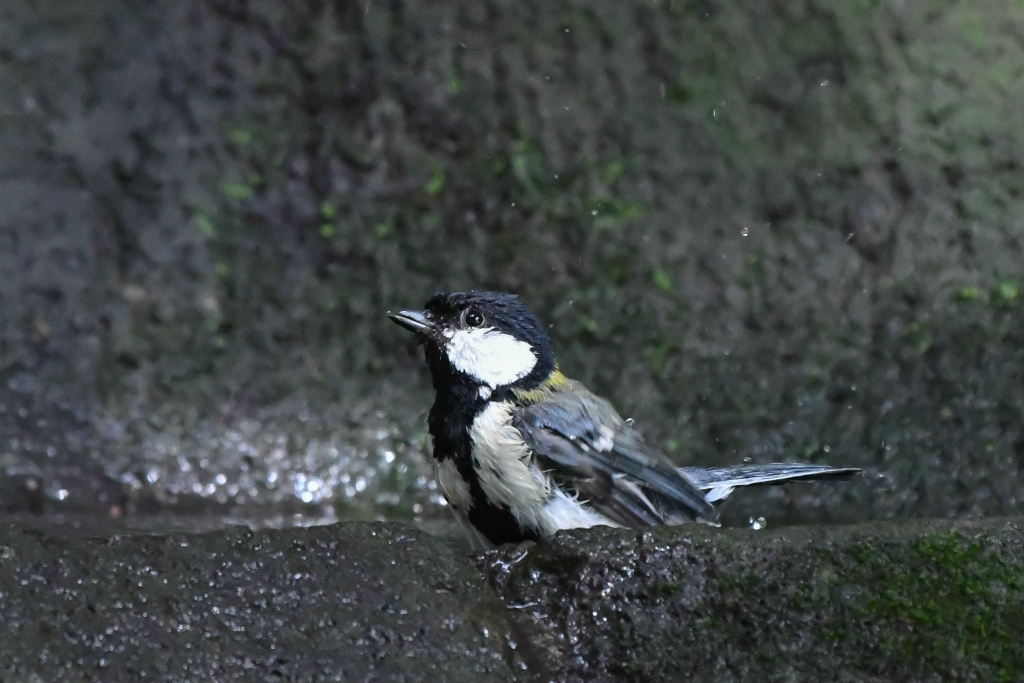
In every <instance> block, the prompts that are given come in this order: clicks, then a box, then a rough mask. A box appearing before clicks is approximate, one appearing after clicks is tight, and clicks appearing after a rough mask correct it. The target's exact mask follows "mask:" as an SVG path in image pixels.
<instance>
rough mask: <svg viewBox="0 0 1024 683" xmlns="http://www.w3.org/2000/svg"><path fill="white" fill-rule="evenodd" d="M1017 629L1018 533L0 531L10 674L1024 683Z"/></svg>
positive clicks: (1020, 602) (909, 526) (1020, 628)
mask: <svg viewBox="0 0 1024 683" xmlns="http://www.w3.org/2000/svg"><path fill="white" fill-rule="evenodd" d="M524 551H525V552H524ZM474 563H475V566H474ZM478 569H480V570H482V572H481V571H478ZM1022 633H1024V525H1022V522H1021V520H1020V519H1007V520H987V521H979V522H953V523H950V522H944V523H922V522H917V523H904V524H893V523H886V524H880V523H879V524H872V525H857V526H850V527H834V528H829V529H823V528H812V527H807V528H788V529H781V530H778V531H760V532H755V531H749V530H748V531H739V530H734V531H722V530H715V529H709V528H703V527H692V526H691V527H677V528H662V529H657V530H653V531H645V532H633V531H620V530H610V529H595V530H590V531H586V532H577V533H572V534H566V533H563V534H559V535H558V536H556V537H555V538H553V539H550V540H548V541H545V542H544V543H542V544H540V545H537V546H524V547H523V548H518V549H505V550H501V551H495V552H492V553H489V554H487V555H484V556H481V557H477V558H473V557H471V556H469V555H467V548H466V547H465V546H463V545H460V544H456V543H454V542H450V541H441V540H439V539H437V538H434V537H431V536H428V535H425V534H423V533H421V532H418V531H416V530H414V529H412V528H411V527H407V526H404V525H400V524H364V523H349V524H339V525H334V526H330V527H321V528H315V529H289V530H277V531H261V532H256V533H253V532H249V531H243V530H237V529H233V530H225V531H219V532H215V533H210V534H203V535H170V536H164V537H154V536H132V537H121V538H113V539H98V540H71V539H55V538H53V537H49V536H44V535H41V534H39V533H37V532H31V531H26V530H24V529H21V528H18V527H12V526H7V527H3V528H0V680H3V681H5V682H6V681H52V680H62V681H110V680H160V681H179V680H180V681H195V680H218V681H219V680H245V681H271V680H273V681H314V680H317V681H321V680H343V681H467V682H469V681H481V682H482V681H491V680H494V681H499V680H500V681H510V680H531V681H549V680H555V681H563V682H570V681H623V682H625V681H634V682H638V681H644V682H646V681H651V682H654V681H679V680H690V681H697V682H702V681H791V682H796V681H821V680H835V681H851V682H852V681H876V680H877V681H882V680H900V681H908V682H913V681H922V682H923V681H935V680H984V681H1016V680H1020V679H1021V676H1024V640H1022V638H1021V634H1022Z"/></svg>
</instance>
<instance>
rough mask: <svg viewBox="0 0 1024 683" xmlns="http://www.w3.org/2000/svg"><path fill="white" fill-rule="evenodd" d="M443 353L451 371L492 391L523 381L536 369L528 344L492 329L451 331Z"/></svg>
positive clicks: (535, 361) (534, 357)
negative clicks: (471, 379) (472, 379)
mask: <svg viewBox="0 0 1024 683" xmlns="http://www.w3.org/2000/svg"><path fill="white" fill-rule="evenodd" d="M446 336H448V335H446ZM446 352H447V354H448V360H449V361H450V362H451V364H452V367H454V368H455V369H456V370H458V371H460V372H464V373H466V374H467V375H469V376H470V377H472V378H474V379H476V380H477V381H479V382H481V383H482V384H486V385H487V386H489V387H492V388H493V387H500V386H504V385H506V384H512V383H513V382H515V381H516V380H520V379H522V378H523V377H526V376H527V375H528V374H530V371H531V370H533V368H534V366H536V365H537V356H535V355H533V351H532V350H531V349H530V345H529V344H527V343H526V342H524V341H519V340H518V339H516V338H515V337H513V336H512V335H509V334H505V333H504V332H499V331H497V330H495V329H494V328H492V327H488V328H484V329H475V330H457V331H455V332H454V333H452V334H451V336H450V337H449V339H448V344H447V347H446Z"/></svg>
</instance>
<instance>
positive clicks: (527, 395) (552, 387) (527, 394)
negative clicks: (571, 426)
mask: <svg viewBox="0 0 1024 683" xmlns="http://www.w3.org/2000/svg"><path fill="white" fill-rule="evenodd" d="M568 383H569V378H568V377H566V376H565V375H563V374H562V371H561V370H559V369H558V366H557V365H556V366H555V369H554V370H553V371H552V373H551V374H550V375H548V378H547V379H546V380H544V381H543V382H541V383H540V385H538V386H536V387H534V388H533V389H513V390H512V394H513V395H514V396H515V397H516V399H518V400H519V401H520V402H521V403H536V402H537V401H540V400H541V399H543V398H544V397H545V396H547V395H548V394H549V393H551V392H552V391H558V390H559V389H562V388H564V387H565V385H567V384H568Z"/></svg>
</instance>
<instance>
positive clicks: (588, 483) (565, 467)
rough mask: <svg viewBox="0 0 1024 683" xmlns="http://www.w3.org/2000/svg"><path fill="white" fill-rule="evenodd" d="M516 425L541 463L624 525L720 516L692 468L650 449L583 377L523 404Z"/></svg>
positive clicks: (539, 463)
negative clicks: (684, 470) (570, 386)
mask: <svg viewBox="0 0 1024 683" xmlns="http://www.w3.org/2000/svg"><path fill="white" fill-rule="evenodd" d="M512 424H513V425H514V426H515V427H516V428H517V429H518V430H519V431H520V433H521V434H522V436H523V439H524V440H525V441H526V443H527V444H528V445H529V446H530V448H531V449H532V450H533V453H534V456H535V457H536V459H537V462H538V465H539V466H540V467H541V468H542V469H544V470H546V471H547V472H548V473H549V474H550V475H551V476H552V477H554V479H555V480H556V481H557V482H559V483H562V484H564V485H568V486H571V487H572V488H574V489H576V491H577V492H578V493H579V495H580V499H581V500H586V501H587V503H588V504H589V505H590V506H591V507H592V508H594V509H595V510H596V511H597V512H599V513H600V514H603V515H605V516H607V517H609V518H611V519H612V520H614V521H616V522H618V523H620V524H623V525H624V526H630V527H638V526H650V525H652V524H663V523H665V522H671V521H677V520H681V519H690V520H696V521H701V522H707V523H714V522H715V521H716V520H717V518H718V513H717V511H716V510H715V508H714V506H712V505H711V503H709V502H708V501H707V499H706V498H705V497H704V494H703V493H701V491H700V490H699V489H698V488H697V487H696V486H695V485H694V484H693V482H691V481H690V480H689V479H688V478H687V476H686V475H685V474H683V473H681V472H679V470H677V469H676V468H675V467H674V466H673V465H672V463H670V462H669V461H668V460H667V459H666V458H665V457H664V456H662V455H660V454H659V453H657V452H654V451H652V450H650V449H649V448H648V447H647V446H646V445H645V444H644V443H643V440H642V439H641V437H640V435H639V434H638V433H637V432H636V431H635V430H633V429H632V428H631V427H630V426H629V425H627V424H626V423H625V421H623V419H622V418H621V417H620V416H619V414H618V413H617V412H615V409H614V408H612V406H611V404H610V403H608V402H607V401H605V400H604V399H602V398H600V397H599V396H595V395H594V394H592V393H590V392H589V391H587V390H586V389H584V388H583V387H582V386H580V385H578V384H575V383H574V385H573V389H572V391H553V392H550V393H549V394H547V395H546V396H545V397H544V398H543V399H541V400H540V401H537V402H536V403H531V404H529V405H524V406H521V407H520V408H518V409H517V410H516V412H515V413H514V414H513V418H512Z"/></svg>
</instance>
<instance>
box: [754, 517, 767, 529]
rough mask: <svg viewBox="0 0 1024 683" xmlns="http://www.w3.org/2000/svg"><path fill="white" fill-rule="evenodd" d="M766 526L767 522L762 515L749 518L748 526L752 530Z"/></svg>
mask: <svg viewBox="0 0 1024 683" xmlns="http://www.w3.org/2000/svg"><path fill="white" fill-rule="evenodd" d="M766 526H768V522H766V521H765V518H764V517H758V518H756V519H755V518H753V517H751V518H750V528H751V529H753V530H754V531H760V530H761V529H763V528H765V527H766Z"/></svg>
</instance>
